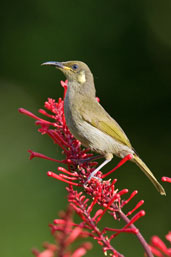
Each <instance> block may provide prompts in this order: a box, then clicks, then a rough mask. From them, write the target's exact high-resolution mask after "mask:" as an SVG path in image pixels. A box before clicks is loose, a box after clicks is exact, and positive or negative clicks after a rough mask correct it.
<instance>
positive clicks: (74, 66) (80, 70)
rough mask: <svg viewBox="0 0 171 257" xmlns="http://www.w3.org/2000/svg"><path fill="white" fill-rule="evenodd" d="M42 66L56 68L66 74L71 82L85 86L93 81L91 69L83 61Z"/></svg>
mask: <svg viewBox="0 0 171 257" xmlns="http://www.w3.org/2000/svg"><path fill="white" fill-rule="evenodd" d="M42 65H49V66H55V67H56V68H57V69H59V70H61V71H62V72H63V73H64V75H65V76H66V78H67V79H68V81H69V82H70V81H74V82H77V83H79V84H84V83H86V82H88V81H89V80H92V79H93V75H92V73H91V71H90V69H89V67H88V66H87V64H85V63H84V62H81V61H67V62H45V63H42Z"/></svg>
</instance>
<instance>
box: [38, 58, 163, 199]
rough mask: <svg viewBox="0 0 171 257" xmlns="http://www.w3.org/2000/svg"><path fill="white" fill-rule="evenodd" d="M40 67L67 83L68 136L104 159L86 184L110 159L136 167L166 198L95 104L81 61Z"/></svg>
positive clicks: (89, 78)
mask: <svg viewBox="0 0 171 257" xmlns="http://www.w3.org/2000/svg"><path fill="white" fill-rule="evenodd" d="M42 65H49V66H54V67H55V68H57V69H58V70H60V71H62V72H63V74H64V75H65V77H66V79H67V80H68V88H67V92H66V96H65V99H64V115H65V119H66V124H67V126H68V128H69V130H70V132H71V133H72V134H73V136H74V137H75V138H76V139H78V140H79V141H80V142H81V143H82V145H83V146H85V147H88V148H90V149H91V150H92V151H94V152H97V153H99V154H100V155H102V156H103V157H104V158H105V160H104V162H102V164H101V165H100V166H99V167H97V168H96V169H95V170H94V171H93V172H92V173H91V174H90V176H89V178H88V180H87V181H86V182H88V181H90V180H91V179H92V178H93V177H96V174H97V172H98V171H99V170H100V169H101V168H102V167H103V166H105V165H106V164H107V163H108V162H110V161H111V160H112V159H113V156H117V157H120V158H121V159H122V161H121V162H122V163H124V162H126V161H127V160H128V159H129V160H130V161H132V162H134V163H136V165H137V166H138V167H139V168H140V169H141V170H142V171H143V172H144V173H145V175H146V176H147V177H148V178H149V179H150V180H151V182H152V183H153V185H154V186H155V187H156V189H157V190H158V192H159V193H160V194H161V195H166V193H165V190H164V188H163V187H162V185H161V184H160V183H159V182H158V181H157V179H156V178H155V176H154V175H153V173H152V172H151V170H150V169H149V168H148V167H147V165H146V164H145V163H144V162H143V161H142V160H141V158H140V157H139V156H138V154H137V153H136V151H135V150H134V148H133V147H132V145H131V143H130V141H129V139H128V137H127V135H126V134H125V132H124V131H123V129H122V128H121V127H120V126H119V124H118V123H117V122H116V121H115V120H114V119H113V118H112V117H111V116H110V115H109V114H108V112H107V111H106V110H105V109H104V108H103V107H102V105H101V104H100V103H99V102H98V101H97V98H96V89H95V84H94V77H93V74H92V72H91V70H90V69H89V67H88V65H87V64H85V63H84V62H82V61H65V62H57V61H49V62H44V63H42Z"/></svg>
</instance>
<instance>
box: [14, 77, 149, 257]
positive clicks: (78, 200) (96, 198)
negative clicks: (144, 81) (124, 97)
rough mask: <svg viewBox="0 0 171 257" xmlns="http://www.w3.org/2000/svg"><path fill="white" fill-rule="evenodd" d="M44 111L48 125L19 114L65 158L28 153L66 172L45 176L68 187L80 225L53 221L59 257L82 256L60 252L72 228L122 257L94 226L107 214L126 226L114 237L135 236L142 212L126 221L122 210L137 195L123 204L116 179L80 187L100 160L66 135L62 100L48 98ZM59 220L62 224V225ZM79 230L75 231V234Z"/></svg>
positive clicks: (68, 220) (67, 217)
mask: <svg viewBox="0 0 171 257" xmlns="http://www.w3.org/2000/svg"><path fill="white" fill-rule="evenodd" d="M61 85H62V86H63V88H64V97H65V95H66V91H67V81H65V82H61ZM97 100H98V99H97ZM44 108H45V109H46V110H44V109H40V110H39V113H40V114H42V115H44V117H48V119H51V120H52V121H51V122H50V121H46V120H44V119H42V118H39V117H38V116H36V115H34V114H32V113H31V112H29V111H27V110H25V109H23V108H20V109H19V112H20V113H23V114H25V115H27V116H29V117H32V118H33V119H35V120H36V124H37V125H39V129H38V131H39V132H40V133H42V134H47V135H48V136H49V137H50V138H51V139H52V140H53V142H54V143H55V144H56V145H58V146H59V147H60V148H61V149H62V153H63V154H64V155H65V160H62V161H58V160H56V159H53V158H50V157H47V156H45V155H43V154H39V153H36V152H33V151H29V152H30V154H31V155H30V158H31V159H32V158H34V157H39V158H43V159H46V160H51V161H54V162H57V163H64V164H67V167H66V168H63V167H58V168H57V169H58V171H59V172H61V174H56V173H53V172H51V171H48V172H47V175H48V176H50V177H53V178H55V179H57V180H60V181H63V182H65V183H67V184H68V185H67V187H66V189H67V191H68V202H69V203H70V205H71V206H72V207H73V209H74V211H75V212H76V213H77V214H78V215H79V216H80V218H81V223H79V224H75V223H74V222H72V217H71V216H70V215H69V214H67V213H69V212H67V213H66V214H65V215H64V216H63V217H62V218H61V219H58V220H56V224H55V225H50V227H51V231H52V233H53V235H54V236H56V242H58V241H59V242H61V245H62V247H63V248H62V250H60V251H62V252H60V251H59V253H60V254H59V255H60V256H65V257H71V256H72V257H73V256H74V257H79V256H82V255H81V254H83V252H84V253H85V248H84V247H83V248H84V249H82V246H81V247H80V248H78V249H79V250H78V249H77V250H78V251H75V252H74V253H72V254H68V253H66V252H65V249H64V248H65V247H66V248H67V243H66V240H67V238H68V241H69V240H71V238H72V234H71V238H70V237H69V235H68V236H66V234H65V231H67V233H72V230H73V229H72V227H74V229H76V228H79V229H80V228H81V229H84V228H85V229H87V230H88V231H87V232H86V234H85V232H84V233H83V232H81V233H80V236H82V234H84V236H85V235H89V236H91V237H92V238H94V240H96V241H98V243H99V244H100V245H101V246H102V247H103V250H104V249H105V250H104V252H105V253H107V252H109V253H110V255H111V256H115V257H116V256H118V257H123V255H122V254H120V253H119V252H117V251H116V249H114V248H113V246H112V245H111V244H110V240H109V238H108V236H107V235H106V236H105V237H104V236H103V228H102V231H101V230H100V229H99V228H98V227H97V223H96V222H98V221H99V220H100V219H102V218H103V215H104V214H105V213H107V212H108V213H109V214H110V215H112V216H113V217H114V219H115V220H120V219H123V220H124V221H125V222H126V225H125V226H124V227H123V228H121V229H119V230H115V229H114V230H115V232H116V233H115V235H114V236H116V235H117V234H119V233H121V232H126V233H129V232H130V233H134V232H135V234H136V232H137V231H138V230H137V229H136V228H135V227H132V226H133V225H132V224H133V223H134V222H135V221H136V220H137V219H138V218H140V217H141V216H143V215H144V214H145V212H144V211H140V212H139V213H138V214H136V215H135V216H134V217H133V218H132V219H131V220H129V219H128V218H127V216H126V215H125V214H124V213H123V210H122V209H123V207H124V206H125V205H126V204H127V203H129V201H130V200H131V199H132V198H133V197H134V196H135V194H137V191H134V192H133V193H132V194H131V196H130V197H129V198H128V199H127V200H125V199H123V197H124V194H126V193H128V189H123V190H121V191H119V190H118V189H117V188H116V181H117V180H116V179H114V180H113V181H112V182H111V180H110V179H109V180H97V179H92V180H91V181H90V182H89V183H88V185H87V186H86V187H83V185H84V183H85V181H87V178H88V177H89V175H90V173H91V172H92V171H93V170H94V169H95V167H96V165H97V164H98V163H97V161H96V159H99V158H101V156H94V155H93V153H91V152H89V151H90V149H88V148H86V149H85V148H82V146H81V143H80V142H79V141H78V140H76V139H75V138H74V137H73V135H72V134H71V133H70V131H69V129H68V128H67V126H66V122H65V116H64V100H63V99H61V98H59V99H58V102H56V101H55V100H54V99H51V98H48V100H47V101H46V102H45V104H44ZM131 158H132V155H128V156H126V157H125V158H124V159H122V160H121V161H120V163H119V164H118V165H117V166H116V167H115V168H114V169H113V170H111V171H109V172H107V173H106V174H104V175H103V174H102V173H101V171H99V172H98V176H99V178H100V179H101V178H103V179H104V178H105V177H106V176H108V175H110V174H111V173H112V172H114V171H115V170H116V169H117V168H119V167H120V166H121V165H123V164H124V163H125V162H126V161H128V160H130V159H131ZM75 187H76V189H75ZM77 187H82V188H83V189H84V191H82V192H80V193H78V191H77ZM87 195H88V197H87ZM89 199H93V201H92V202H91V204H90V205H88V201H89ZM141 204H142V201H140V202H139V203H138V204H137V205H136V207H135V208H134V209H133V210H132V211H130V212H129V214H132V213H133V211H135V210H136V209H137V208H138V207H140V205H141ZM95 205H96V207H97V208H96V212H95V214H94V216H93V217H91V216H90V214H91V213H92V211H93V209H94V206H95ZM102 208H103V210H102ZM124 215H125V216H124ZM61 220H63V222H62V221H61ZM79 229H78V230H75V231H79ZM114 230H113V231H114ZM62 231H63V232H64V234H65V237H63V235H62V234H60V232H62ZM139 235H140V233H138V234H137V238H138V239H139V241H140V242H141V243H142V245H143V246H144V248H145V250H146V253H147V256H148V257H151V256H152V255H151V254H150V251H149V248H148V247H147V244H146V242H145V240H144V239H143V237H142V236H141V238H140V236H139ZM61 238H63V239H61ZM75 238H76V236H75ZM62 240H63V242H62ZM71 241H72V240H71ZM59 248H60V244H59ZM81 252H82V253H81ZM67 254H68V255H67ZM57 255H58V252H57Z"/></svg>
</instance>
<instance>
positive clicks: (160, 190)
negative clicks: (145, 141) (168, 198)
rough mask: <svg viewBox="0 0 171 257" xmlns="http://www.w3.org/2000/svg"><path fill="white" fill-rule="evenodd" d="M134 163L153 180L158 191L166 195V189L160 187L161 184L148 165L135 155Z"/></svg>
mask: <svg viewBox="0 0 171 257" xmlns="http://www.w3.org/2000/svg"><path fill="white" fill-rule="evenodd" d="M132 161H133V162H135V163H136V164H137V166H138V167H139V168H140V169H141V170H142V171H143V172H144V173H145V175H146V176H147V177H148V178H149V179H150V180H151V182H152V183H153V185H154V186H155V188H156V189H157V191H159V193H160V194H161V195H166V192H165V190H164V188H163V187H162V186H161V185H160V183H159V182H158V181H157V179H156V178H155V177H154V175H153V173H152V172H151V171H150V169H149V168H148V167H147V166H146V164H145V163H144V162H143V161H142V160H141V159H140V158H139V157H138V156H137V155H136V154H135V155H134V157H133V159H132Z"/></svg>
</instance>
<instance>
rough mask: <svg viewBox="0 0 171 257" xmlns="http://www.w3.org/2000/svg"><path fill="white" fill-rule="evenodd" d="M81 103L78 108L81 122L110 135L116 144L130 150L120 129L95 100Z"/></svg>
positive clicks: (128, 142) (128, 143) (127, 140)
mask: <svg viewBox="0 0 171 257" xmlns="http://www.w3.org/2000/svg"><path fill="white" fill-rule="evenodd" d="M83 101H84V103H83V104H82V105H81V106H80V113H81V115H82V118H83V120H85V121H86V122H88V123H89V124H91V125H92V126H94V127H95V128H98V129H99V130H101V131H102V132H104V133H106V134H108V135H110V136H111V137H112V138H114V139H115V140H117V141H118V142H120V143H122V144H124V145H127V146H128V147H130V148H132V146H131V143H130V141H129V139H128V138H127V136H126V134H125V133H124V131H123V130H122V128H121V127H120V126H119V124H118V123H117V122H116V121H115V120H114V119H112V117H110V115H109V114H108V113H107V112H106V111H105V109H104V108H103V107H102V106H101V105H100V104H99V103H98V102H97V101H96V99H88V101H85V99H84V100H83Z"/></svg>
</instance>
